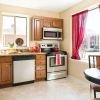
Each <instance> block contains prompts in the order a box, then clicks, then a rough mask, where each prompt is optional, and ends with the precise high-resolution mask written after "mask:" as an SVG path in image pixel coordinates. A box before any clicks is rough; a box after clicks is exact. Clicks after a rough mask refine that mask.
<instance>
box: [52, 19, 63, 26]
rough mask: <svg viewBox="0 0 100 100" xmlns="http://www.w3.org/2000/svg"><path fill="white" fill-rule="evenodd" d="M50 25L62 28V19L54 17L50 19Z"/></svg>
mask: <svg viewBox="0 0 100 100" xmlns="http://www.w3.org/2000/svg"><path fill="white" fill-rule="evenodd" d="M52 27H56V28H63V20H62V19H54V20H53V21H52Z"/></svg>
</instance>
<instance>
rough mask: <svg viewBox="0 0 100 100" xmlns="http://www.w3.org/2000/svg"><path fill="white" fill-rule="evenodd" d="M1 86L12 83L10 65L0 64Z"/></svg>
mask: <svg viewBox="0 0 100 100" xmlns="http://www.w3.org/2000/svg"><path fill="white" fill-rule="evenodd" d="M0 83H1V84H8V83H12V65H11V63H2V64H1V82H0Z"/></svg>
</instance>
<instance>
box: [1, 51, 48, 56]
mask: <svg viewBox="0 0 100 100" xmlns="http://www.w3.org/2000/svg"><path fill="white" fill-rule="evenodd" d="M36 54H46V53H45V52H19V53H10V54H8V53H0V56H20V55H36Z"/></svg>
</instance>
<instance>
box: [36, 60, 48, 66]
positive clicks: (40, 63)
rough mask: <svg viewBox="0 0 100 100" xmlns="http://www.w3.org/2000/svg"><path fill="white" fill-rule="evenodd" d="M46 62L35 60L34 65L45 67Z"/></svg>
mask: <svg viewBox="0 0 100 100" xmlns="http://www.w3.org/2000/svg"><path fill="white" fill-rule="evenodd" d="M45 64H46V60H36V65H45Z"/></svg>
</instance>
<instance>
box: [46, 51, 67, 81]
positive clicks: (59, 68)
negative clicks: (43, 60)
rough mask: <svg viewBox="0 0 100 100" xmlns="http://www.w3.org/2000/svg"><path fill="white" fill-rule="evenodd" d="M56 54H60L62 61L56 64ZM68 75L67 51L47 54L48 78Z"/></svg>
mask: <svg viewBox="0 0 100 100" xmlns="http://www.w3.org/2000/svg"><path fill="white" fill-rule="evenodd" d="M56 54H59V55H60V59H61V63H60V64H56ZM66 76H67V53H66V52H65V51H59V52H52V53H49V54H47V80H52V79H58V78H63V77H66Z"/></svg>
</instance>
